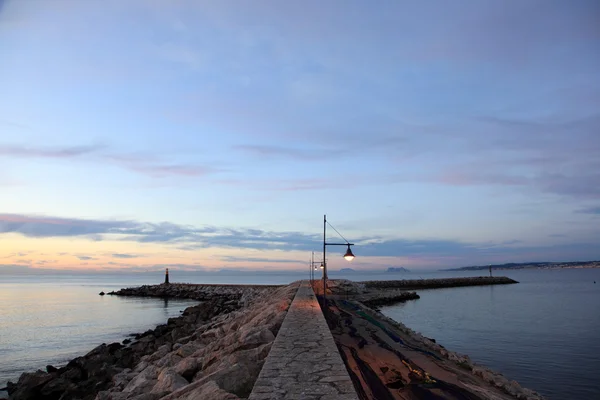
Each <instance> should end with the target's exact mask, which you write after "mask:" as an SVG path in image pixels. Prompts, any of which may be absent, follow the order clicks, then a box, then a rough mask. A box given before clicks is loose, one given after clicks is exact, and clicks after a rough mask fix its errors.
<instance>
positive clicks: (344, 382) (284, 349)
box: [249, 281, 358, 400]
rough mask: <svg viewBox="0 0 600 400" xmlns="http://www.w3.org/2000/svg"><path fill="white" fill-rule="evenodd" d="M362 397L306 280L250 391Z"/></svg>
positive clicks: (259, 395)
mask: <svg viewBox="0 0 600 400" xmlns="http://www.w3.org/2000/svg"><path fill="white" fill-rule="evenodd" d="M249 399H250V400H263V399H305V400H312V399H314V400H358V397H357V395H356V391H355V390H354V386H353V385H352V381H351V380H350V376H349V375H348V372H347V371H346V366H345V365H344V362H343V361H342V358H341V357H340V354H339V352H338V349H337V347H336V345H335V342H334V341H333V337H332V336H331V332H330V331H329V327H328V326H327V322H326V321H325V317H324V316H323V313H322V312H321V307H320V306H319V303H318V302H317V299H316V297H315V295H314V293H313V290H312V288H311V287H310V285H309V283H308V281H303V282H302V284H301V285H300V288H299V289H298V292H297V293H296V297H294V301H293V302H292V305H291V306H290V309H289V310H288V313H287V315H286V317H285V320H284V321H283V324H282V325H281V329H280V330H279V333H278V334H277V338H275V342H274V343H273V347H272V348H271V351H270V352H269V356H268V357H267V360H266V361H265V365H264V366H263V368H262V370H261V372H260V375H259V376H258V379H257V381H256V383H255V384H254V388H253V390H252V393H251V394H250V397H249Z"/></svg>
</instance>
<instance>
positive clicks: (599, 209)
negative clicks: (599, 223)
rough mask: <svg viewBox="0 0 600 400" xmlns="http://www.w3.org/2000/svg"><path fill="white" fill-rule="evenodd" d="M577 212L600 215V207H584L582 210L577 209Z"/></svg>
mask: <svg viewBox="0 0 600 400" xmlns="http://www.w3.org/2000/svg"><path fill="white" fill-rule="evenodd" d="M576 212H577V213H580V214H594V215H600V207H588V208H582V209H581V210H577V211H576Z"/></svg>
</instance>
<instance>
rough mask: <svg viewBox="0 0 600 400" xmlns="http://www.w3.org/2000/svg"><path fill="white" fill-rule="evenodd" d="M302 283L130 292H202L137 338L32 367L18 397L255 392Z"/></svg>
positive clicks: (100, 398)
mask: <svg viewBox="0 0 600 400" xmlns="http://www.w3.org/2000/svg"><path fill="white" fill-rule="evenodd" d="M297 287H298V285H297V284H292V285H288V286H280V287H277V286H270V287H268V286H241V285H240V286H235V285H184V284H171V285H156V286H142V287H140V288H132V289H123V290H120V291H118V292H115V293H112V294H115V295H124V296H152V297H180V298H191V299H196V300H202V301H203V302H202V303H200V304H199V305H196V306H192V307H188V308H187V309H186V310H185V311H184V312H183V314H182V315H181V316H180V317H177V318H170V319H169V320H168V322H167V324H165V325H159V326H158V327H156V328H155V329H153V330H149V331H147V332H145V333H143V334H138V335H135V337H134V340H133V341H130V340H129V339H127V340H125V341H124V342H123V344H121V343H111V344H108V345H106V344H102V345H100V346H98V347H96V348H95V349H93V350H92V351H91V352H89V353H88V354H86V355H85V356H82V357H77V358H75V359H74V360H72V361H70V362H69V363H68V364H67V365H66V366H63V367H60V368H55V367H53V366H48V367H46V371H41V370H38V371H36V372H33V373H24V374H22V375H21V377H20V378H19V380H18V382H17V383H11V382H9V384H8V393H9V398H10V399H11V400H74V399H82V400H94V399H95V400H129V399H132V400H133V399H135V400H159V399H164V400H170V399H214V400H219V399H238V398H244V397H247V396H248V394H249V393H250V391H251V390H252V386H253V385H254V381H255V380H256V378H257V376H258V374H259V372H260V370H261V368H262V364H263V362H264V360H265V358H266V357H267V355H268V353H269V350H270V348H271V345H272V343H273V341H274V339H275V336H276V335H277V331H278V330H279V327H280V326H281V324H282V322H283V319H284V318H285V315H286V312H287V309H288V307H289V305H290V304H291V301H292V299H293V296H294V294H295V293H296V290H297Z"/></svg>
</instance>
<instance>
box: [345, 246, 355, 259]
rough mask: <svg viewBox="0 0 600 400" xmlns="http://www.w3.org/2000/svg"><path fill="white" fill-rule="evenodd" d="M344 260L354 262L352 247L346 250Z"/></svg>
mask: <svg viewBox="0 0 600 400" xmlns="http://www.w3.org/2000/svg"><path fill="white" fill-rule="evenodd" d="M344 258H345V259H346V261H352V260H354V254H352V250H351V249H350V245H348V250H346V254H344Z"/></svg>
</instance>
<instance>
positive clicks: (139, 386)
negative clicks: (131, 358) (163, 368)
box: [123, 365, 159, 395]
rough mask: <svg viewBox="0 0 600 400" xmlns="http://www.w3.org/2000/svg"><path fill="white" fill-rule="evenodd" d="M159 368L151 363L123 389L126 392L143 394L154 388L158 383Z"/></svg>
mask: <svg viewBox="0 0 600 400" xmlns="http://www.w3.org/2000/svg"><path fill="white" fill-rule="evenodd" d="M158 374H159V370H158V368H156V367H155V366H153V365H149V366H148V367H147V368H146V369H144V370H143V371H142V372H140V373H139V374H138V375H137V376H136V377H135V378H133V379H132V380H131V381H130V382H129V383H128V384H127V386H125V388H124V389H123V392H124V393H131V394H136V395H137V394H142V393H147V392H150V391H151V390H152V388H153V387H154V385H155V384H156V379H157V378H158Z"/></svg>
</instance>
